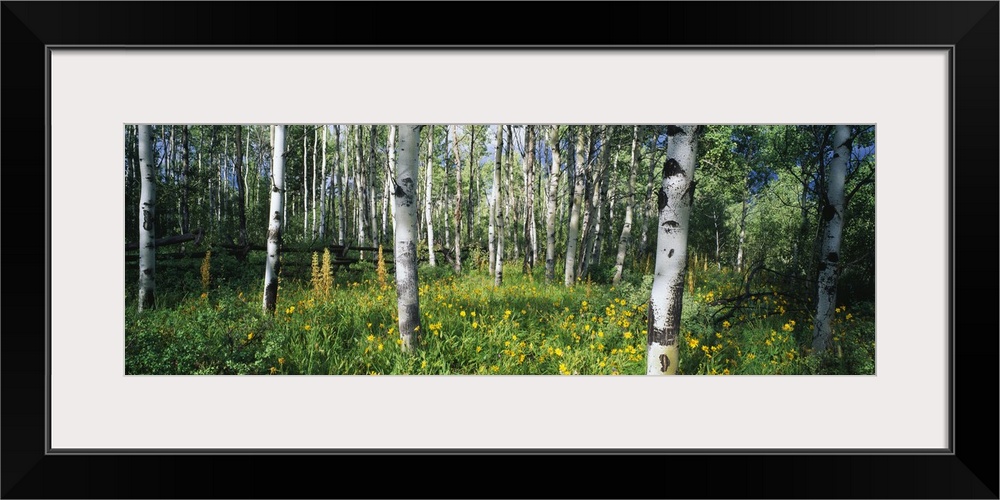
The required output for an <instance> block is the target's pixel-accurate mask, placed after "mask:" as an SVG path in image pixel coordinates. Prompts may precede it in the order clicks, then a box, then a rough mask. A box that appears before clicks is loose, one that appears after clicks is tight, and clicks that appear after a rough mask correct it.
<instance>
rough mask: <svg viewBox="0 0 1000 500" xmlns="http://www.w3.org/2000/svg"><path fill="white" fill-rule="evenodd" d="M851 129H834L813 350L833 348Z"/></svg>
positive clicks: (824, 213) (846, 127)
mask: <svg viewBox="0 0 1000 500" xmlns="http://www.w3.org/2000/svg"><path fill="white" fill-rule="evenodd" d="M850 140H851V128H850V127H848V126H847V125H837V127H836V128H835V129H834V135H833V145H834V153H833V159H832V160H830V165H829V175H828V176H827V178H826V188H827V191H826V199H827V203H826V205H825V206H824V208H823V212H822V217H823V223H824V225H825V228H824V232H823V247H822V250H821V251H820V262H819V279H818V282H819V286H818V287H817V288H818V292H817V295H818V297H817V299H816V321H815V327H814V329H813V351H814V352H816V353H822V352H823V351H825V350H827V349H829V348H830V347H832V339H833V314H834V310H835V308H836V307H837V274H838V272H837V271H838V266H839V265H840V264H839V263H840V237H841V234H842V233H843V229H844V208H845V202H844V181H845V178H846V176H847V163H848V160H849V159H850V155H851V144H850Z"/></svg>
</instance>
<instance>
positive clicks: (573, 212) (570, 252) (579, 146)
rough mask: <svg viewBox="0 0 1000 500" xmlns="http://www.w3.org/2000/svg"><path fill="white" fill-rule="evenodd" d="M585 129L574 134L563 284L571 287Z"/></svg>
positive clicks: (585, 151)
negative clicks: (574, 143) (573, 166)
mask: <svg viewBox="0 0 1000 500" xmlns="http://www.w3.org/2000/svg"><path fill="white" fill-rule="evenodd" d="M586 135H587V133H586V129H585V128H583V127H580V128H579V129H578V130H577V132H576V165H575V167H576V172H575V173H574V183H573V184H574V187H573V199H572V201H573V205H572V207H570V212H569V230H568V232H567V233H566V273H565V277H566V279H565V281H564V284H565V285H566V286H573V285H574V284H575V283H576V246H577V238H579V236H580V209H581V208H582V207H583V194H584V190H585V189H586V186H585V185H584V183H585V182H586V173H585V172H584V169H585V167H586V162H587V142H586V141H587V138H586Z"/></svg>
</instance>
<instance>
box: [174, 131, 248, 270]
mask: <svg viewBox="0 0 1000 500" xmlns="http://www.w3.org/2000/svg"><path fill="white" fill-rule="evenodd" d="M186 131H187V129H186V128H185V132H186ZM185 135H186V134H185ZM242 150H243V126H242V125H237V126H236V189H237V190H238V191H239V197H240V205H239V207H238V210H239V212H238V215H239V223H240V228H239V231H240V236H239V237H240V248H243V249H246V248H247V212H246V204H247V193H246V187H245V184H244V182H243V157H242V156H241V152H242ZM185 234H186V233H185ZM239 255H240V258H241V260H245V259H246V253H244V252H243V251H241V252H240V253H239Z"/></svg>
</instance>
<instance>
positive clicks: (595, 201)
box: [577, 125, 611, 277]
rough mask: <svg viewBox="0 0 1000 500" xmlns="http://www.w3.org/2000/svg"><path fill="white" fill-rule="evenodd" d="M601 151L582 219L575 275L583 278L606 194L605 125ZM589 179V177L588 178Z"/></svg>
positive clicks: (606, 157)
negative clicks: (580, 253) (580, 245)
mask: <svg viewBox="0 0 1000 500" xmlns="http://www.w3.org/2000/svg"><path fill="white" fill-rule="evenodd" d="M600 141H601V151H600V153H599V155H598V162H597V171H596V172H594V175H593V177H591V179H592V181H591V187H590V189H589V190H588V193H587V196H588V208H587V215H588V216H587V217H586V218H585V219H584V220H585V221H586V222H585V223H584V225H583V227H584V233H583V234H584V238H583V242H584V245H583V259H582V260H581V261H580V270H579V272H578V273H577V275H579V276H581V277H582V276H584V275H586V274H587V271H588V270H589V268H590V260H591V259H592V258H593V256H594V251H595V249H594V244H595V243H596V242H597V236H598V232H599V231H600V227H601V226H600V218H601V202H602V200H603V195H605V194H606V191H605V190H604V189H605V188H604V186H605V184H606V183H607V173H608V170H609V168H608V157H609V151H610V150H611V148H610V147H609V146H608V127H607V126H606V125H604V126H602V127H601V135H600ZM588 177H589V176H588Z"/></svg>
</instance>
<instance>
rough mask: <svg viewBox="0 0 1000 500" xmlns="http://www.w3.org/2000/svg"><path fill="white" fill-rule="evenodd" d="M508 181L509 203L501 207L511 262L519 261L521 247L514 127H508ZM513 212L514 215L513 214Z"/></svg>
mask: <svg viewBox="0 0 1000 500" xmlns="http://www.w3.org/2000/svg"><path fill="white" fill-rule="evenodd" d="M506 151H507V153H506V154H507V160H506V165H507V181H506V183H505V184H504V185H505V186H506V188H505V189H503V192H504V193H507V201H506V202H503V201H501V202H500V203H501V206H502V207H503V222H504V224H503V227H504V230H505V231H507V234H505V235H504V246H505V247H510V249H511V250H512V251H513V256H512V257H511V260H517V257H518V252H519V251H520V246H519V245H518V244H517V217H518V211H519V210H520V207H518V203H517V202H518V200H517V198H516V197H515V196H514V126H513V125H507V147H506ZM502 178H503V177H502V176H501V179H502ZM512 212H513V215H511V213H512Z"/></svg>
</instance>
